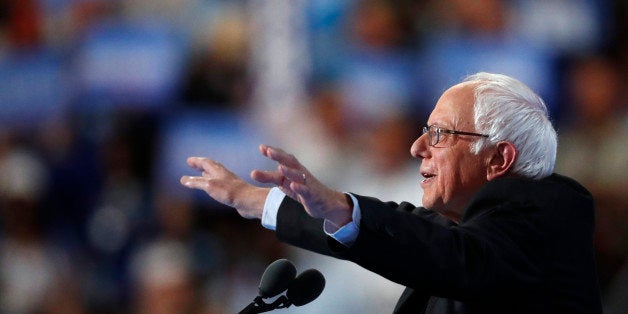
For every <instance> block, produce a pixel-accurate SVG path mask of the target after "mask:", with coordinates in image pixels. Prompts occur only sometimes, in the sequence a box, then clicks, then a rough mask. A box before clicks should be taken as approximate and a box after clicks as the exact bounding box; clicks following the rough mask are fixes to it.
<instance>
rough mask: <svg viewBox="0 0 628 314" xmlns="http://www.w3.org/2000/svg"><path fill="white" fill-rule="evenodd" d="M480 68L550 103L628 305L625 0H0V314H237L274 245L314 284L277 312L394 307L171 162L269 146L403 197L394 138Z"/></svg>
mask: <svg viewBox="0 0 628 314" xmlns="http://www.w3.org/2000/svg"><path fill="white" fill-rule="evenodd" d="M478 71H487V72H497V73H504V74H508V75H511V76H513V77H515V78H518V79H519V80H521V81H523V82H524V83H526V84H528V85H529V86H531V87H532V88H533V89H534V90H535V91H537V92H538V93H539V94H540V95H541V96H542V97H543V98H544V99H545V100H546V102H547V105H548V108H549V109H550V112H551V116H552V119H553V122H554V124H555V126H556V128H557V130H558V133H559V154H558V161H557V166H556V171H557V172H559V173H563V174H566V175H568V176H572V177H574V178H575V179H577V180H579V181H580V182H581V183H582V184H584V185H585V186H586V187H587V188H588V189H589V190H590V191H591V192H592V193H593V195H594V197H595V201H596V206H597V212H596V217H595V218H596V233H595V245H596V250H597V266H598V274H599V280H600V284H601V288H602V291H601V292H602V295H603V301H604V306H605V311H606V312H607V313H628V297H627V296H628V260H627V257H628V193H626V191H625V190H624V189H625V188H626V186H628V145H626V143H628V96H627V95H626V93H625V92H622V91H626V90H628V3H627V2H626V1H623V0H472V1H468V0H398V1H392V0H388V1H387V0H338V1H325V0H263V1H262V0H250V1H246V0H19V1H18V0H13V1H11V0H8V1H1V2H0V312H2V313H206V314H208V313H234V312H237V311H239V310H241V309H242V308H244V307H245V306H246V305H247V304H248V303H250V302H251V301H252V300H253V298H254V297H255V296H256V295H257V284H258V282H259V278H260V276H261V274H262V272H263V270H264V268H265V267H266V266H267V265H268V264H269V263H270V262H272V261H274V260H275V259H278V258H290V259H293V260H294V261H295V262H296V265H297V268H298V269H299V270H300V271H301V270H304V269H305V268H309V267H313V268H318V269H321V271H322V272H323V274H324V275H325V276H326V278H327V288H326V290H325V291H324V292H323V294H322V295H321V297H320V298H319V299H318V300H316V301H314V302H313V303H312V304H309V305H305V306H303V308H300V309H297V310H300V311H295V310H294V309H288V310H283V311H284V312H286V313H296V312H298V313H304V312H305V313H323V312H327V313H386V312H391V311H392V308H393V307H394V303H395V300H396V299H397V298H398V296H399V294H400V293H401V287H400V286H398V285H396V284H394V283H392V282H389V281H387V280H385V279H383V278H381V277H378V276H377V275H373V274H370V273H368V272H366V271H364V270H360V269H358V268H357V267H355V266H354V265H353V264H350V263H348V262H342V261H334V260H332V259H330V258H326V257H320V256H315V255H312V254H310V253H307V252H304V251H301V250H299V249H294V248H290V247H287V246H285V245H283V244H281V243H279V242H278V240H276V238H275V237H274V234H273V232H271V231H268V230H265V229H264V228H263V227H261V225H260V224H259V223H258V222H255V221H246V220H245V219H242V218H240V217H239V216H237V214H236V213H235V212H234V211H233V210H230V209H229V208H225V207H223V206H221V205H219V204H217V203H216V202H214V201H212V200H211V199H209V197H207V196H206V195H202V194H200V193H197V192H191V191H189V190H187V189H184V188H182V187H180V186H179V177H180V176H181V175H184V174H190V173H193V172H192V171H191V170H190V169H187V166H186V164H185V159H186V158H187V157H188V156H194V155H196V156H198V155H200V156H209V157H211V158H214V159H216V160H218V161H220V162H222V163H224V164H225V165H227V166H228V167H230V168H231V169H233V170H234V171H235V172H236V173H237V174H239V175H241V176H243V177H246V178H248V173H249V171H250V170H252V169H255V168H272V167H274V165H273V164H272V163H270V162H268V161H266V160H264V158H262V157H261V156H259V154H258V152H257V145H258V144H260V143H267V144H271V145H277V146H280V147H284V148H285V149H287V150H290V151H292V152H294V154H295V155H296V156H297V157H299V158H300V159H301V160H302V162H303V163H304V164H305V165H307V166H308V167H310V169H311V170H312V172H313V173H315V174H317V175H318V176H319V178H320V179H321V181H323V182H324V183H327V184H329V185H330V186H333V187H335V188H337V189H339V190H343V191H351V192H355V193H358V194H364V195H372V196H376V197H379V198H381V199H383V200H394V201H402V200H406V201H411V202H413V203H415V204H417V205H420V202H421V191H420V187H419V184H418V177H419V173H418V168H419V164H418V161H416V160H412V159H411V156H410V154H409V147H410V145H411V143H412V141H413V139H414V138H416V137H417V136H418V135H420V133H419V131H420V129H421V126H423V124H424V123H425V121H426V120H427V116H428V114H429V112H430V111H431V108H432V107H433V105H434V104H435V103H436V100H437V99H438V97H439V95H440V94H441V93H442V92H443V91H444V90H445V89H446V88H447V87H449V86H451V85H453V84H455V83H456V82H458V81H460V80H461V79H462V78H463V77H464V76H466V75H467V74H472V73H475V72H478ZM308 311H309V312H308Z"/></svg>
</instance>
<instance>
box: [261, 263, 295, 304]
mask: <svg viewBox="0 0 628 314" xmlns="http://www.w3.org/2000/svg"><path fill="white" fill-rule="evenodd" d="M296 275H297V269H296V268H295V267H294V264H292V262H291V261H289V260H287V259H283V258H282V259H278V260H276V261H274V262H272V263H271V264H270V265H268V267H266V270H264V274H262V279H261V280H260V283H259V295H260V296H261V297H262V298H270V297H274V296H276V295H278V294H280V293H282V292H284V291H285V290H286V289H288V286H289V285H290V282H292V280H293V279H294V277H295V276H296Z"/></svg>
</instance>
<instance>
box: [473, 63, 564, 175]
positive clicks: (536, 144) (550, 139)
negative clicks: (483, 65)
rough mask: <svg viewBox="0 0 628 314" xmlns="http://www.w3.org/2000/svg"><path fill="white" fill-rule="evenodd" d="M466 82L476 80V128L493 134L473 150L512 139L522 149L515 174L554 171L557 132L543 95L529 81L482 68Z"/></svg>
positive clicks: (538, 173) (476, 150)
mask: <svg viewBox="0 0 628 314" xmlns="http://www.w3.org/2000/svg"><path fill="white" fill-rule="evenodd" d="M464 82H471V83H473V84H475V87H474V92H475V103H474V105H473V109H474V123H475V128H476V130H477V131H478V132H480V133H483V134H488V135H489V137H488V138H486V139H481V140H479V141H477V142H476V143H475V144H473V145H472V146H471V152H472V153H474V154H478V153H479V152H480V151H481V150H482V149H484V148H486V147H488V146H490V145H494V144H497V143H498V142H500V141H508V142H511V143H513V144H514V146H515V147H516V149H517V152H518V157H517V159H516V160H515V163H514V166H513V169H512V172H513V173H514V174H517V175H521V176H523V177H527V178H532V179H542V178H544V177H547V176H549V175H550V174H552V172H553V170H554V164H555V162H556V147H557V145H558V144H557V135H556V130H555V129H554V127H553V126H552V123H551V122H550V120H549V115H548V112H547V107H546V106H545V103H544V102H543V99H541V97H539V96H538V95H537V94H536V93H534V92H533V91H532V90H531V89H530V88H529V87H528V86H526V85H525V84H523V83H521V82H520V81H518V80H516V79H514V78H511V77H509V76H506V75H502V74H492V73H485V72H480V73H476V74H473V75H470V76H468V77H467V78H465V79H464Z"/></svg>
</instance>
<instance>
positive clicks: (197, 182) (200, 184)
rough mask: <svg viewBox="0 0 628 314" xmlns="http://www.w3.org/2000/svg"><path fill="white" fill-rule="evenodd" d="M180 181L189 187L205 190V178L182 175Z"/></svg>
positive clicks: (206, 184)
mask: <svg viewBox="0 0 628 314" xmlns="http://www.w3.org/2000/svg"><path fill="white" fill-rule="evenodd" d="M180 182H181V184H182V185H183V186H185V187H188V188H191V189H199V190H205V189H206V188H207V186H208V182H207V179H206V178H203V177H193V176H182V177H181V180H180Z"/></svg>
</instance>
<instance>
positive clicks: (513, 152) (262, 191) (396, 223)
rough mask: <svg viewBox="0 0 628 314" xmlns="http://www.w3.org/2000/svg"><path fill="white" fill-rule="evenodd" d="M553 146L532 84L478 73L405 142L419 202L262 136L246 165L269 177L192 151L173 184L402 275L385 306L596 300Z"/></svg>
mask: <svg viewBox="0 0 628 314" xmlns="http://www.w3.org/2000/svg"><path fill="white" fill-rule="evenodd" d="M556 145H557V144H556V132H555V130H554V128H553V127H552V125H551V123H550V121H549V119H548V116H547V109H546V107H545V104H544V103H543V101H542V100H541V99H540V98H539V97H538V96H537V95H536V94H535V93H534V92H532V91H531V90H530V89H529V88H528V87H527V86H525V85H524V84H522V83H521V82H519V81H517V80H515V79H513V78H510V77H507V76H504V75H499V74H489V73H478V74H475V75H472V76H470V77H468V78H467V79H466V80H465V81H463V82H462V83H460V84H458V85H456V86H453V87H452V88H450V89H449V90H447V91H446V92H445V93H444V94H443V95H442V97H441V98H440V99H439V101H438V103H437V104H436V107H435V108H434V110H433V111H432V114H431V115H430V117H429V121H428V125H427V126H426V127H424V128H423V135H421V136H420V137H419V138H418V139H417V140H416V141H415V142H414V144H413V145H412V147H411V149H410V152H411V154H412V156H414V157H416V158H418V159H420V160H421V166H420V174H421V176H422V177H423V179H422V180H421V181H420V185H421V187H422V188H423V191H424V192H423V206H424V207H415V206H413V205H411V204H409V203H401V204H395V203H391V202H382V201H380V200H377V199H374V198H369V197H364V196H359V195H354V194H351V193H341V192H338V191H335V190H332V189H330V188H328V187H326V186H325V185H323V184H321V183H320V182H319V181H318V180H317V179H316V178H315V177H314V176H313V175H312V174H311V173H310V172H309V171H308V170H307V168H305V167H304V166H303V165H301V164H300V163H299V161H298V160H297V159H296V158H295V157H294V156H292V155H290V154H288V153H286V152H284V151H282V150H280V149H278V148H273V147H268V146H265V145H262V146H260V150H261V153H262V154H263V155H264V156H266V157H268V158H270V159H272V160H275V161H276V162H277V163H278V168H277V170H276V171H260V170H254V171H253V172H252V173H251V177H252V178H253V179H254V180H256V181H258V182H263V183H273V184H275V185H276V186H277V187H275V188H272V189H268V188H261V187H256V186H253V185H250V184H247V183H246V182H244V181H242V180H241V179H240V178H238V177H236V176H235V175H234V174H233V173H231V172H230V171H228V170H227V169H225V168H224V167H223V166H221V165H220V164H218V163H216V162H214V161H212V160H210V159H206V158H197V157H192V158H189V159H188V164H189V165H190V166H191V167H193V168H195V169H197V170H199V171H202V175H201V176H195V177H190V176H184V177H182V178H181V183H182V184H183V185H185V186H187V187H190V188H196V189H201V190H204V191H206V192H207V193H208V194H209V195H210V196H211V197H213V198H214V199H216V200H218V201H220V202H222V203H224V204H227V205H229V206H232V207H235V208H236V209H237V211H238V213H239V214H240V215H242V216H243V217H247V218H258V219H261V220H262V224H263V225H264V226H265V227H267V228H270V229H273V230H276V233H277V237H278V238H279V239H280V240H281V241H284V242H286V243H289V244H292V245H295V246H298V247H301V248H305V249H308V250H311V251H314V252H318V253H321V254H326V255H331V256H335V257H338V258H342V259H347V260H351V261H353V262H355V263H357V264H359V265H361V266H362V267H365V268H367V269H369V270H371V271H374V272H376V273H378V274H380V275H382V276H384V277H386V278H388V279H390V280H393V281H395V282H397V283H400V284H403V285H405V286H407V289H406V290H405V292H404V293H403V294H402V296H401V298H400V300H399V302H398V304H397V306H396V308H395V309H394V312H395V313H601V311H602V310H601V301H600V297H599V292H598V290H599V288H598V284H597V276H596V273H595V268H594V254H593V246H592V235H593V200H592V198H591V195H590V194H589V192H588V191H587V190H586V189H585V188H583V187H582V186H581V185H579V184H578V183H576V182H575V181H573V180H571V179H569V178H566V177H563V176H560V175H557V174H552V170H553V168H554V161H555V156H556ZM339 170H341V169H339ZM418 177H419V176H418V173H417V178H418Z"/></svg>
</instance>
